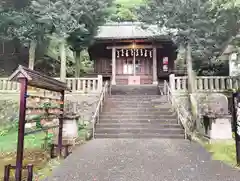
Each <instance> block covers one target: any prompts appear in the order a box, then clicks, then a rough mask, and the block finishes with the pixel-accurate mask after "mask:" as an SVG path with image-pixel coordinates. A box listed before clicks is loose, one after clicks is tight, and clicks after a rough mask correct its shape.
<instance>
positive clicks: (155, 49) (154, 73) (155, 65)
mask: <svg viewBox="0 0 240 181" xmlns="http://www.w3.org/2000/svg"><path fill="white" fill-rule="evenodd" d="M153 84H158V80H157V48H156V47H153Z"/></svg>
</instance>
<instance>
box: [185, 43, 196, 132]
mask: <svg viewBox="0 0 240 181" xmlns="http://www.w3.org/2000/svg"><path fill="white" fill-rule="evenodd" d="M186 61H187V73H188V102H189V111H190V113H191V115H192V119H193V120H192V122H191V126H190V127H189V129H190V131H191V132H192V133H193V132H194V130H195V129H196V117H195V111H196V110H195V109H196V107H195V106H196V105H195V101H194V102H192V97H191V96H192V94H193V93H194V92H195V74H194V71H193V67H192V50H191V45H190V43H188V44H187V49H186Z"/></svg>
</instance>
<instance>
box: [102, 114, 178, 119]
mask: <svg viewBox="0 0 240 181" xmlns="http://www.w3.org/2000/svg"><path fill="white" fill-rule="evenodd" d="M106 119H122V120H131V119H146V120H151V119H158V120H164V119H176V114H166V115H162V114H156V115H153V114H149V115H148V114H139V115H137V114H131V115H127V114H124V115H123V114H119V115H117V114H112V115H108V114H107V115H106V114H101V115H100V120H106Z"/></svg>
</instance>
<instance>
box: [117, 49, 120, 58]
mask: <svg viewBox="0 0 240 181" xmlns="http://www.w3.org/2000/svg"><path fill="white" fill-rule="evenodd" d="M119 57H120V53H119V50H118V51H117V58H119Z"/></svg>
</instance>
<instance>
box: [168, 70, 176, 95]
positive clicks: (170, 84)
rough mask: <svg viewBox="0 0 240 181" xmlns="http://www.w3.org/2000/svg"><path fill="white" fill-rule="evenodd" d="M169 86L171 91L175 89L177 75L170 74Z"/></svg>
mask: <svg viewBox="0 0 240 181" xmlns="http://www.w3.org/2000/svg"><path fill="white" fill-rule="evenodd" d="M169 87H170V89H171V92H174V91H175V75H174V74H170V75H169Z"/></svg>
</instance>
